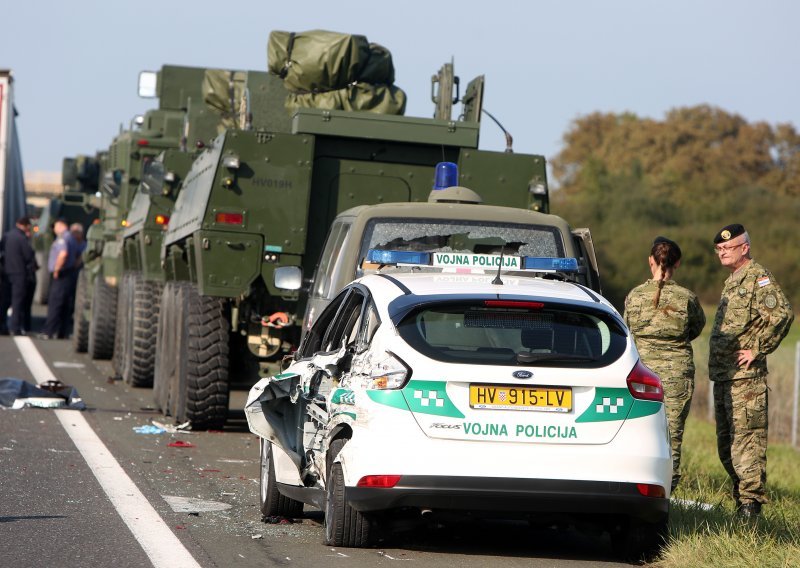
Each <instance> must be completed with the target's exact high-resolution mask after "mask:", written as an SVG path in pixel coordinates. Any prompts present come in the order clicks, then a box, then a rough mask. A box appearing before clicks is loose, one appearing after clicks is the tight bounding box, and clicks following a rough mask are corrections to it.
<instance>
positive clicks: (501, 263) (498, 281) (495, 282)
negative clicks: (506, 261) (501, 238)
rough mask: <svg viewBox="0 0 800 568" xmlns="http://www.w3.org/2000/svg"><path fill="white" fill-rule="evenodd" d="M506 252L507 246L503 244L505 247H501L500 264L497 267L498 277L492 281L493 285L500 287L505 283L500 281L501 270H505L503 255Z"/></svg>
mask: <svg viewBox="0 0 800 568" xmlns="http://www.w3.org/2000/svg"><path fill="white" fill-rule="evenodd" d="M505 250H506V245H505V243H503V246H502V247H500V264H498V265H497V276H495V277H494V280H492V284H497V285H498V286H502V285H503V281H502V280H500V269H501V268H503V253H504V252H505Z"/></svg>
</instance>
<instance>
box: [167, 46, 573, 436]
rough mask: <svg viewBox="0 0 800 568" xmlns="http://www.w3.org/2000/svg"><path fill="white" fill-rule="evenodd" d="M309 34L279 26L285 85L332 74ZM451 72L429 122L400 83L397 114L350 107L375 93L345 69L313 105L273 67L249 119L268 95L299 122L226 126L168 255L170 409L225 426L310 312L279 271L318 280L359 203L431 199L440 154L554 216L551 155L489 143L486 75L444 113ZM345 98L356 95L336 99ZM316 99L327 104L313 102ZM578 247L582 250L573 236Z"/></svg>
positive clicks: (192, 186)
mask: <svg viewBox="0 0 800 568" xmlns="http://www.w3.org/2000/svg"><path fill="white" fill-rule="evenodd" d="M324 33H328V32H324ZM306 35H308V34H296V35H294V36H293V37H292V38H291V41H288V40H287V41H286V43H285V44H283V45H276V44H279V43H280V38H279V37H277V34H275V33H273V34H272V35H271V36H270V68H271V70H273V71H274V72H277V73H279V74H283V75H284V77H283V80H284V85H286V86H290V85H288V81H289V79H291V78H292V75H291V73H292V72H293V71H292V70H294V71H297V70H298V69H300V70H301V71H302V73H300V72H299V71H298V73H297V74H298V76H301V75H302V76H304V77H309V76H314V77H325V76H326V74H325V73H324V72H318V73H316V74H315V73H314V71H315V70H314V69H312V68H311V67H310V66H308V65H304V63H306V62H307V61H309V60H314V59H315V58H314V57H305V56H307V55H309V54H308V53H307V52H305V51H304V50H305V49H306V45H307V44H306V43H304V41H303V40H304V38H305V36H306ZM284 38H285V36H284ZM347 38H349V39H347V40H345V43H346V42H347V41H349V42H350V44H351V45H356V48H355V49H354V50H352V51H357V52H358V53H362V54H363V53H367V57H376V60H375V61H372V63H371V65H367V66H366V68H372V69H374V68H376V67H380V68H382V69H383V70H384V73H385V75H384V78H386V77H388V76H389V75H391V77H392V78H393V68H391V59H390V56H389V55H388V52H387V51H386V50H385V49H384V48H381V47H380V46H377V48H379V49H377V48H373V47H372V46H374V44H371V45H370V44H368V43H367V44H366V47H365V46H364V45H361V43H363V42H360V41H359V39H358V38H362V39H363V41H364V42H365V41H366V40H365V38H363V36H347ZM328 39H329V38H328ZM308 43H313V42H308ZM292 49H293V52H292V54H291V56H289V52H290V51H292ZM308 49H309V50H310V48H308ZM344 51H347V50H338V51H337V50H328V51H326V52H325V53H331V52H336V53H338V54H339V55H341V54H342V53H343V52H344ZM379 51H380V55H378V56H376V55H375V54H376V53H378V52H379ZM275 54H277V55H275ZM273 56H275V57H277V59H278V60H277V61H275V57H273ZM381 57H382V59H381ZM387 57H388V58H389V59H388V63H387V59H386V58H387ZM319 59H320V58H319V57H317V58H316V61H319ZM344 59H347V61H348V65H337V64H335V62H334V64H331V65H329V67H330V68H336V69H342V68H347V69H351V70H352V69H363V68H365V66H364V65H359V64H358V62H354V59H358V57H357V56H354V55H353V53H352V52H349V53H347V54H346V55H342V56H341V57H340V59H339V60H338V62H339V63H341V61H342V60H344ZM378 60H380V64H378ZM327 63H328V64H330V63H331V62H330V61H328V62H327ZM283 71H287V73H286V74H284V73H283ZM316 71H318V70H316ZM451 72H452V67H451V66H445V67H444V68H443V69H442V71H441V72H440V73H439V75H437V76H436V77H435V83H438V86H439V92H438V93H434V97H433V98H434V99H435V102H437V111H436V115H435V118H432V119H426V118H416V117H405V116H401V115H400V114H399V112H402V106H403V105H402V104H399V102H401V101H404V99H403V97H404V95H403V96H400V95H399V93H397V91H395V90H392V88H389V87H388V85H389V83H391V82H390V81H383V83H382V86H383V87H384V89H383V90H382V91H381V90H376V93H377V96H378V98H380V104H376V105H375V106H377V107H379V108H380V109H381V110H387V109H388V110H391V111H393V112H395V113H396V114H381V113H378V112H353V110H362V111H363V110H369V107H370V106H371V104H372V103H370V102H369V101H365V100H363V99H360V98H359V97H362V96H363V95H364V93H368V92H370V90H369V88H368V87H363V86H362V87H359V88H358V89H357V92H354V93H350V95H351V96H348V93H347V92H345V93H342V90H343V89H344V90H345V91H347V89H348V88H349V87H347V85H359V84H361V82H360V81H359V79H360V78H359V77H352V76H348V77H347V79H346V80H345V81H342V82H341V83H340V84H343V85H345V86H343V87H338V88H337V85H336V84H334V85H330V84H326V85H324V86H323V87H324V88H325V89H327V90H326V91H324V93H323V94H330V93H334V95H335V96H333V95H332V98H333V99H336V100H335V101H334V102H333V103H331V101H330V100H327V99H326V100H325V101H323V102H321V101H319V100H317V101H314V100H311V101H310V102H309V100H308V99H309V97H310V98H311V99H314V96H316V94H317V92H316V91H315V90H314V85H312V84H307V86H308V87H309V88H308V89H307V90H306V91H305V92H300V91H295V92H290V93H289V96H288V97H287V92H286V89H285V88H284V85H281V84H280V80H279V79H278V77H277V76H276V75H275V74H274V73H273V74H272V75H270V76H269V77H268V79H267V81H266V83H265V85H264V87H265V88H264V89H263V90H262V91H260V94H261V99H260V101H255V99H254V98H253V97H252V96H251V98H250V100H249V102H250V104H249V105H248V104H245V105H243V108H245V109H246V111H245V112H246V113H248V114H249V113H250V112H252V110H253V109H255V108H258V107H257V105H258V104H259V103H260V104H264V105H266V106H264V107H260V108H269V109H279V110H281V111H283V107H284V105H285V106H286V107H287V108H288V109H289V110H290V111H291V113H292V114H291V120H287V117H286V114H285V113H284V114H283V116H280V114H272V115H267V116H264V117H263V120H260V121H259V120H254V121H253V122H252V125H253V126H252V128H251V129H244V130H228V131H226V132H224V133H223V134H221V135H220V136H219V137H218V138H217V139H216V140H214V142H213V144H211V145H210V146H209V147H208V148H206V149H205V150H204V151H203V153H202V154H201V155H200V156H199V157H198V158H197V159H196V160H195V162H194V163H193V164H192V167H191V170H190V171H189V173H188V174H187V176H186V179H185V181H184V183H183V187H182V189H181V192H180V194H179V195H178V198H177V201H176V204H175V210H174V212H173V214H172V216H171V217H170V222H169V226H168V229H167V231H166V234H165V236H164V240H163V246H162V251H161V260H162V265H163V269H164V272H165V275H166V283H165V285H164V289H163V293H162V299H161V309H160V312H159V320H158V333H157V339H156V362H155V379H154V386H155V392H154V396H155V400H156V403H157V405H158V406H159V407H160V408H161V409H162V411H164V412H165V413H166V414H169V415H171V416H173V417H174V418H175V420H177V421H178V422H184V421H189V422H190V423H191V424H192V426H193V427H194V428H219V427H221V426H222V425H223V424H224V422H225V420H226V417H227V413H228V392H229V387H230V383H231V382H233V381H236V382H240V383H245V384H248V385H250V384H252V383H253V382H255V381H256V380H257V379H258V377H259V373H265V372H270V371H271V370H274V369H275V368H277V367H279V363H280V361H281V359H282V358H283V357H284V356H285V355H287V354H290V353H292V352H293V350H294V349H295V348H296V345H297V344H298V340H299V337H300V332H301V327H300V326H299V325H296V324H297V323H299V321H296V320H298V319H299V318H297V315H296V314H301V313H302V312H303V310H304V308H305V304H306V296H305V294H304V293H301V292H300V291H298V290H293V291H292V290H287V289H285V288H280V287H278V286H277V285H276V282H275V274H276V269H277V268H280V267H292V266H293V267H297V268H298V269H300V270H302V272H303V273H305V274H311V273H312V272H313V270H314V268H315V266H316V265H317V260H318V259H319V257H320V254H321V253H322V249H323V245H324V243H325V240H326V237H327V236H328V233H329V230H330V226H331V222H332V221H333V220H334V219H335V218H336V216H337V214H339V213H341V212H343V211H346V210H349V209H352V208H353V207H357V206H360V205H371V204H380V203H395V202H424V201H426V200H427V199H428V196H429V194H430V192H431V185H432V184H431V180H432V178H433V171H434V166H435V165H436V164H437V163H438V162H440V161H442V160H443V159H444V160H447V161H451V162H454V163H456V164H458V167H459V168H460V175H459V180H460V182H461V183H463V184H465V185H469V186H470V187H471V188H472V189H473V190H475V191H477V192H479V193H481V194H482V195H483V196H484V199H485V200H486V202H487V203H491V204H493V205H496V206H502V207H506V208H520V209H526V210H531V211H542V212H544V211H547V205H548V202H547V186H546V172H545V161H544V158H543V157H542V156H537V155H528V154H515V153H511V152H489V151H483V150H479V149H478V138H479V130H480V122H479V119H480V116H481V102H482V101H481V99H482V89H483V81H482V78H478V79H477V80H475V81H473V82H472V83H471V84H470V85H469V87H468V88H467V91H466V93H465V96H464V97H463V100H462V102H463V106H462V113H461V116H459V118H458V119H455V120H454V119H452V118H451V117H449V116H447V118H444V116H445V113H444V111H445V110H446V111H447V115H449V112H450V108H451V106H452V101H453V99H454V98H458V97H453V96H452V94H451V91H450V90H449V89H451V88H452V86H453V85H455V84H456V81H455V80H454V78H453V77H452V76H451V75H450V73H451ZM328 75H330V74H328ZM298 76H295V77H294V78H293V80H300V79H299V78H298ZM300 78H302V77H300ZM445 85H447V86H449V87H448V88H446V89H445V92H442V89H443V88H444V86H445ZM292 87H293V88H295V87H294V84H293V85H292ZM317 87H319V85H317ZM353 88H354V89H355V87H353ZM395 89H396V88H395ZM247 92H249V93H250V94H251V95H252V91H247ZM337 93H338V94H337ZM343 98H344V99H347V103H346V104H339V105H338V106H337V104H338V103H337V101H339V102H341V100H342V99H343ZM387 101H388V102H387ZM245 102H246V103H247V101H245ZM314 102H317V103H320V104H321V105H323V106H326V107H327V108H312V104H311V103H314ZM392 103H398V104H394V105H393V104H392ZM331 106H333V107H334V108H331ZM345 108H346V109H349V110H341V109H345ZM398 111H399V112H398ZM437 205H440V206H441V207H444V208H446V207H448V206H447V205H443V204H437ZM447 218H450V219H452V217H447ZM469 219H470V220H471V221H474V220H475V218H474V217H469ZM478 221H480V219H478ZM568 242H569V243H570V244H569V245H568V246H569V247H570V250H571V247H572V246H573V244H572V243H573V241H572V236H571V235H570V236H569V239H568ZM326 254H327V253H326ZM280 272H281V271H278V273H279V274H280ZM295 273H296V270H295ZM278 284H280V282H278ZM315 285H316V283H315Z"/></svg>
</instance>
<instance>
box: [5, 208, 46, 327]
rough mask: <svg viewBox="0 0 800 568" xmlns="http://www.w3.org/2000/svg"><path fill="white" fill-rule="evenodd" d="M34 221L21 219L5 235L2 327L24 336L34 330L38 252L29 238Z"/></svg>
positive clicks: (25, 218) (26, 218)
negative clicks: (32, 310) (9, 314)
mask: <svg viewBox="0 0 800 568" xmlns="http://www.w3.org/2000/svg"><path fill="white" fill-rule="evenodd" d="M30 234H31V220H30V219H29V218H28V217H20V218H19V219H17V223H16V226H15V227H14V228H13V229H11V230H10V231H8V232H7V233H6V234H5V236H4V237H3V273H4V276H3V290H2V294H0V296H2V299H0V330H2V331H6V330H8V331H10V332H11V334H12V335H24V334H25V332H26V331H27V332H30V330H31V303H32V300H33V291H34V289H35V288H36V269H37V268H38V266H37V265H36V255H35V254H34V252H33V247H31V243H30V241H29V237H30ZM9 306H11V321H10V325H9V326H8V327H7V328H6V325H5V324H6V312H7V311H8V307H9Z"/></svg>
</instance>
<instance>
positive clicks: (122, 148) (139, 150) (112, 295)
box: [73, 65, 205, 359]
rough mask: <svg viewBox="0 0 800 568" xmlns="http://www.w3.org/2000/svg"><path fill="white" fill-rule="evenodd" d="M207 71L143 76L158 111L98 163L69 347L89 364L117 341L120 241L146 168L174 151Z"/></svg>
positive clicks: (171, 70)
mask: <svg viewBox="0 0 800 568" xmlns="http://www.w3.org/2000/svg"><path fill="white" fill-rule="evenodd" d="M204 73H205V69H202V68H195V67H181V66H174V65H165V66H163V67H162V69H161V70H160V72H158V73H157V74H152V73H149V74H145V75H144V77H143V78H144V79H150V80H151V81H150V82H149V83H147V84H146V83H145V82H144V81H140V94H142V95H144V96H153V95H157V96H158V99H159V105H158V108H157V109H153V110H150V111H148V112H147V113H146V114H145V115H144V116H140V117H137V118H136V119H134V121H132V123H131V125H130V128H128V129H127V130H122V129H120V133H119V134H118V135H117V136H116V137H115V138H114V140H113V141H112V143H111V146H110V148H109V150H108V152H107V154H105V155H104V157H103V159H102V160H101V171H102V175H101V182H100V194H101V197H100V199H99V202H98V203H97V206H98V208H99V209H100V211H101V216H100V223H97V224H95V225H93V226H92V227H91V228H90V230H89V232H88V233H87V249H86V254H85V269H84V270H82V271H81V274H80V276H79V279H78V288H77V292H76V301H75V318H74V319H75V329H74V333H73V345H74V347H75V350H76V351H78V352H84V351H88V352H89V355H90V356H91V357H92V358H93V359H109V358H111V356H112V354H113V353H114V346H115V336H116V326H117V322H116V319H117V318H116V315H117V301H118V299H117V291H118V284H119V282H120V281H121V280H122V275H123V268H124V266H123V254H122V253H123V236H124V229H125V226H126V224H127V217H128V214H129V212H130V207H131V204H132V202H133V197H134V193H135V190H136V188H137V187H138V186H139V182H140V180H141V175H142V170H143V166H144V164H146V163H148V162H149V161H151V160H153V159H154V158H155V157H156V156H158V155H159V154H160V153H161V152H163V151H164V150H168V149H178V148H180V147H181V142H182V140H183V136H184V133H185V120H184V119H185V115H186V109H187V106H188V101H189V99H190V98H192V97H194V98H195V99H196V100H198V99H200V97H201V86H202V80H203V76H204Z"/></svg>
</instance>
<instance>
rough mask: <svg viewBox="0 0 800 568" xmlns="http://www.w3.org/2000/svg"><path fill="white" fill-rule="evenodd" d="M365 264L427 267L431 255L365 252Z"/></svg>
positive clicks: (372, 250) (404, 252)
mask: <svg viewBox="0 0 800 568" xmlns="http://www.w3.org/2000/svg"><path fill="white" fill-rule="evenodd" d="M367 262H371V263H373V264H419V265H422V266H428V265H430V263H431V253H429V252H416V251H412V250H376V249H370V250H368V251H367Z"/></svg>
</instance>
